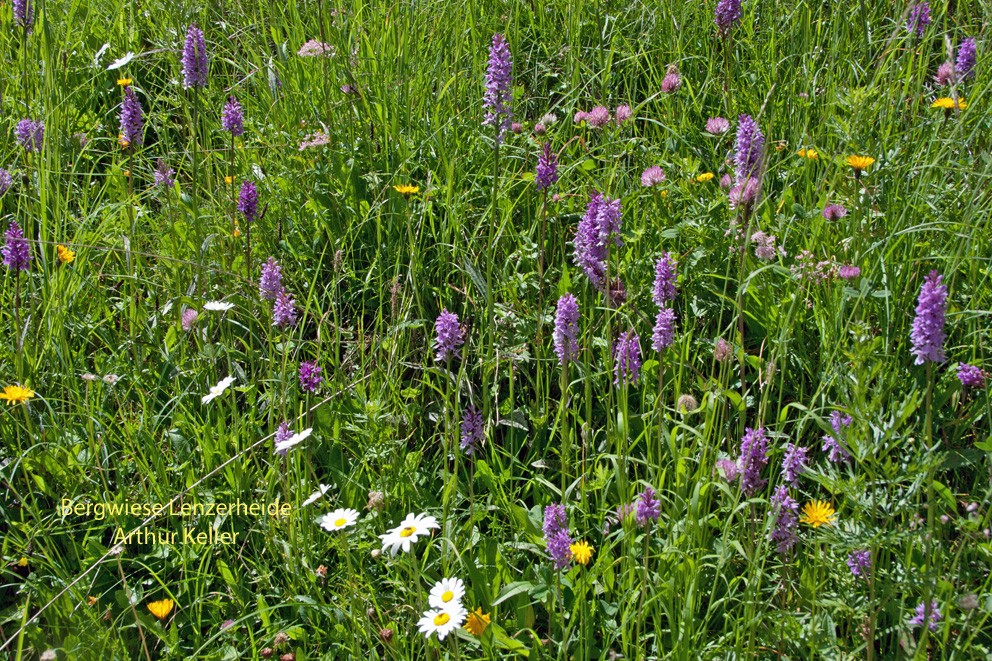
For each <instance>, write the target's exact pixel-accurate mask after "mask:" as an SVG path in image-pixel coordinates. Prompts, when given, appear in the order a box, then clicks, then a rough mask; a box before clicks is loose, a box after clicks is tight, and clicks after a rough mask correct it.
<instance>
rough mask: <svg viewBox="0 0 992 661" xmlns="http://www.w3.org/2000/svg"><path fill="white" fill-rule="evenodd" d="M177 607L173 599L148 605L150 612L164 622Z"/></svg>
mask: <svg viewBox="0 0 992 661" xmlns="http://www.w3.org/2000/svg"><path fill="white" fill-rule="evenodd" d="M175 605H176V602H174V601H172V600H171V599H162V600H161V601H153V602H151V603H150V604H148V611H149V612H150V613H151V614H152V615H154V616H155V617H157V618H158V619H160V620H164V619H165V618H166V617H168V616H169V613H171V612H172V607H173V606H175Z"/></svg>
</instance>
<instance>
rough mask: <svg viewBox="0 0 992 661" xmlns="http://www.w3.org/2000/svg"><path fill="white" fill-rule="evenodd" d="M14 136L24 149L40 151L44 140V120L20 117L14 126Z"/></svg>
mask: <svg viewBox="0 0 992 661" xmlns="http://www.w3.org/2000/svg"><path fill="white" fill-rule="evenodd" d="M14 137H15V138H17V142H18V143H19V144H20V145H21V146H22V147H24V151H27V152H32V151H41V145H42V143H44V141H45V122H41V121H35V120H33V119H22V120H21V121H19V122H17V126H15V127H14Z"/></svg>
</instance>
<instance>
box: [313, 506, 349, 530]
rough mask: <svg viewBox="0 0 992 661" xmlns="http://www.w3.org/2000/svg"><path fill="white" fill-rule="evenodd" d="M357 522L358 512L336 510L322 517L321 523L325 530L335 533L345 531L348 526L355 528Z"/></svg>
mask: <svg viewBox="0 0 992 661" xmlns="http://www.w3.org/2000/svg"><path fill="white" fill-rule="evenodd" d="M356 521H358V511H357V510H347V509H336V510H334V511H333V512H331V513H329V514H325V515H324V516H322V517H320V520H319V523H320V527H321V528H323V529H324V530H329V531H331V532H334V531H335V530H344V529H345V528H347V527H348V526H353V525H355V522H356Z"/></svg>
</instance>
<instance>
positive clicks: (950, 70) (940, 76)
mask: <svg viewBox="0 0 992 661" xmlns="http://www.w3.org/2000/svg"><path fill="white" fill-rule="evenodd" d="M958 52H959V53H960V51H958ZM933 79H934V81H935V82H936V83H937V84H938V85H941V86H944V85H950V84H951V81H952V80H954V65H953V64H951V63H950V62H944V63H943V64H941V65H940V66H939V67H937V75H936V76H934V77H933Z"/></svg>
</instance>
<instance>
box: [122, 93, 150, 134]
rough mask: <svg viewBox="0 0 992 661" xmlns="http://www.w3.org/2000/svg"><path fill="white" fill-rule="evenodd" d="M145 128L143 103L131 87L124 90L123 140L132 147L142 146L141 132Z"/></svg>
mask: <svg viewBox="0 0 992 661" xmlns="http://www.w3.org/2000/svg"><path fill="white" fill-rule="evenodd" d="M143 126H144V119H143V111H142V109H141V102H140V101H138V97H137V96H136V95H135V93H134V88H132V87H131V86H130V85H128V86H127V87H125V88H124V101H122V102H121V139H122V140H123V141H124V142H126V143H127V144H128V145H130V146H131V147H134V148H137V147H140V146H141V142H142V135H141V131H142V128H143Z"/></svg>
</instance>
